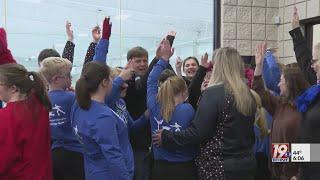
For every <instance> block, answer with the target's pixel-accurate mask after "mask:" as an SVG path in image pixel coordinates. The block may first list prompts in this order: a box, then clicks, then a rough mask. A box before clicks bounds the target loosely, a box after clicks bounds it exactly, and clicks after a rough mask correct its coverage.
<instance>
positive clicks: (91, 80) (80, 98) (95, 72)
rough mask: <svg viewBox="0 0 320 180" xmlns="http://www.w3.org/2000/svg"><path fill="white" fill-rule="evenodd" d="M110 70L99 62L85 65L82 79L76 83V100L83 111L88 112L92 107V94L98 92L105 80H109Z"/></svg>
mask: <svg viewBox="0 0 320 180" xmlns="http://www.w3.org/2000/svg"><path fill="white" fill-rule="evenodd" d="M109 77H110V68H109V67H108V66H107V65H103V64H100V63H97V62H89V63H87V64H85V65H84V67H83V70H82V73H81V77H80V79H79V80H78V81H77V83H76V98H77V102H78V104H79V106H80V107H81V108H82V109H85V110H88V109H89V108H90V105H91V94H92V93H94V92H96V91H97V90H98V88H99V85H100V83H101V82H102V81H103V80H104V79H109Z"/></svg>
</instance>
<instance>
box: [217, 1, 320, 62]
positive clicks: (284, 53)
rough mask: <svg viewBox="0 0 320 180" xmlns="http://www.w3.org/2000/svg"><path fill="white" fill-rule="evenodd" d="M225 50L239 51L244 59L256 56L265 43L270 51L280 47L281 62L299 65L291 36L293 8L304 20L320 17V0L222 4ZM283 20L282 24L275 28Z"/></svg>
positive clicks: (223, 43) (222, 38) (227, 2)
mask: <svg viewBox="0 0 320 180" xmlns="http://www.w3.org/2000/svg"><path fill="white" fill-rule="evenodd" d="M221 4H222V5H221V6H222V7H221V8H222V11H221V12H222V13H221V14H222V21H221V42H222V46H223V47H225V46H231V47H235V48H237V49H238V51H239V52H240V54H241V55H244V56H251V55H254V49H255V46H256V45H257V44H258V43H260V42H262V41H263V40H267V41H268V45H269V47H277V48H278V51H277V53H276V56H277V57H278V59H279V61H280V62H282V63H284V64H288V63H292V62H295V61H296V60H295V57H294V52H293V45H292V40H291V38H290V35H289V31H290V30H291V19H292V11H293V7H294V6H297V8H298V10H299V14H300V19H305V18H310V17H315V16H319V15H320V0H222V3H221ZM275 17H280V24H275V20H274V18H275Z"/></svg>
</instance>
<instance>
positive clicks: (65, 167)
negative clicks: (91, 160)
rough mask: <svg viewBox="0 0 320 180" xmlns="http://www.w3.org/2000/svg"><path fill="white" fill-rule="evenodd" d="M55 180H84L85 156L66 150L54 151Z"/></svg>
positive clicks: (58, 149) (56, 149)
mask: <svg viewBox="0 0 320 180" xmlns="http://www.w3.org/2000/svg"><path fill="white" fill-rule="evenodd" d="M52 162H53V179H54V180H84V179H85V175H84V167H83V164H84V162H83V156H82V154H81V153H78V152H74V151H68V150H66V149H64V148H55V149H53V150H52Z"/></svg>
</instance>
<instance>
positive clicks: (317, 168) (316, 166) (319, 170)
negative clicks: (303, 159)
mask: <svg viewBox="0 0 320 180" xmlns="http://www.w3.org/2000/svg"><path fill="white" fill-rule="evenodd" d="M300 172H301V173H300V176H301V178H300V179H301V180H320V163H305V164H304V163H302V167H301V171H300Z"/></svg>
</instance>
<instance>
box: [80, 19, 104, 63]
mask: <svg viewBox="0 0 320 180" xmlns="http://www.w3.org/2000/svg"><path fill="white" fill-rule="evenodd" d="M91 34H92V39H93V41H92V42H91V43H90V45H89V47H88V50H87V53H86V56H85V58H84V62H83V64H86V63H88V62H91V61H93V57H94V54H95V49H96V46H97V44H98V42H99V40H100V38H101V28H100V27H99V26H98V25H97V26H95V27H94V28H93V29H92V31H91Z"/></svg>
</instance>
